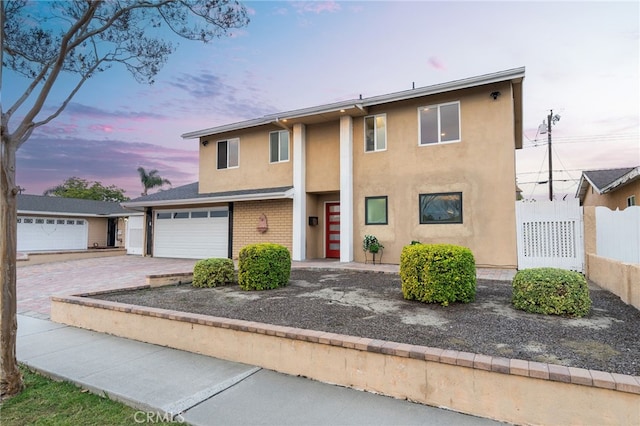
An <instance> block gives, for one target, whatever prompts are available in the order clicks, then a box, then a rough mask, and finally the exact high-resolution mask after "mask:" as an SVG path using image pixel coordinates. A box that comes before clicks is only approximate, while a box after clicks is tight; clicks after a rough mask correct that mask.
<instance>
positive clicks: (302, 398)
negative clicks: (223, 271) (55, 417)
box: [17, 315, 499, 425]
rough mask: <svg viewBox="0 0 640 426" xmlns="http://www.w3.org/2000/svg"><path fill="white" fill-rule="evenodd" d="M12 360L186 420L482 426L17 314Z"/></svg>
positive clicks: (143, 410)
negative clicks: (15, 338) (14, 357)
mask: <svg viewBox="0 0 640 426" xmlns="http://www.w3.org/2000/svg"><path fill="white" fill-rule="evenodd" d="M17 355H18V360H19V361H20V362H21V363H23V364H25V365H27V366H28V367H30V368H32V369H34V370H36V371H39V372H41V373H43V374H45V375H47V376H50V377H53V378H56V379H62V380H66V381H70V382H72V383H75V384H77V385H79V386H81V387H83V388H85V389H89V390H90V391H92V392H95V393H98V394H103V395H106V396H108V397H109V398H111V399H115V400H119V401H121V402H124V403H126V404H128V405H131V406H133V407H135V408H137V409H139V410H140V412H139V413H138V414H137V417H136V418H132V419H131V424H136V423H140V420H143V422H144V421H145V419H146V418H147V415H150V416H151V418H153V419H158V418H159V417H158V416H162V415H164V413H171V414H173V415H176V417H175V418H174V421H175V422H186V423H189V424H193V425H255V424H261V425H356V424H358V425H360V424H361V425H418V424H420V425H453V424H455V425H489V424H499V423H498V422H494V421H491V420H487V419H482V418H478V417H473V416H468V415H464V414H460V413H456V412H452V411H448V410H445V409H438V408H433V407H429V406H425V405H421V404H414V403H411V402H408V401H403V400H397V399H393V398H389V397H385V396H380V395H374V394H371V393H367V392H361V391H357V390H353V389H348V388H343V387H338V386H333V385H329V384H324V383H320V382H315V381H312V380H308V379H304V378H300V377H293V376H288V375H284V374H280V373H276V372H273V371H269V370H264V369H261V368H258V367H253V366H250V365H245V364H239V363H235V362H229V361H223V360H219V359H215V358H211V357H206V356H203V355H198V354H194V353H189V352H184V351H179V350H175V349H170V348H166V347H161V346H156V345H151V344H147V343H141V342H137V341H132V340H127V339H122V338H118V337H114V336H110V335H106V334H101V333H95V332H92V331H88V330H83V329H79V328H74V327H68V326H65V325H62V324H56V323H53V322H51V321H48V320H43V319H38V318H33V317H29V316H25V315H18V339H17Z"/></svg>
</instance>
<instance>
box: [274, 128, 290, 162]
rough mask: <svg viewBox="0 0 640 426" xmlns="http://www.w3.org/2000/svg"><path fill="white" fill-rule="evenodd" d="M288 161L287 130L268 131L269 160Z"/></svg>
mask: <svg viewBox="0 0 640 426" xmlns="http://www.w3.org/2000/svg"><path fill="white" fill-rule="evenodd" d="M281 161H289V132H288V131H286V130H281V131H279V132H271V133H269V162H271V163H279V162H281Z"/></svg>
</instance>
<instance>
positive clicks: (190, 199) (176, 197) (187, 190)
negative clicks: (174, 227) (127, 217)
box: [122, 182, 293, 208]
mask: <svg viewBox="0 0 640 426" xmlns="http://www.w3.org/2000/svg"><path fill="white" fill-rule="evenodd" d="M198 186H199V185H198V182H194V183H189V184H187V185H182V186H177V187H175V188H171V189H168V190H166V191H158V192H156V193H155V194H149V195H145V196H143V197H138V198H135V199H133V200H131V201H125V202H123V203H122V206H123V207H127V208H140V207H152V206H171V205H184V204H210V203H229V202H234V201H249V200H275V199H281V198H292V197H293V187H292V186H282V187H277V188H260V189H249V190H241V191H225V192H210V193H206V194H200V193H199V192H198Z"/></svg>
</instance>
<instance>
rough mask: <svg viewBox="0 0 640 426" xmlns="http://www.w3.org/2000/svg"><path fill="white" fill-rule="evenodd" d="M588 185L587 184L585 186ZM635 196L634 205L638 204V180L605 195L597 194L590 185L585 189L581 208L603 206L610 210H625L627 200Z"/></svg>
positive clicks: (639, 183) (639, 181)
mask: <svg viewBox="0 0 640 426" xmlns="http://www.w3.org/2000/svg"><path fill="white" fill-rule="evenodd" d="M587 185H589V184H587ZM632 195H635V196H636V204H638V203H640V179H636V180H635V181H634V182H631V183H629V184H627V185H624V186H622V187H620V188H618V189H616V190H615V191H612V192H607V193H606V194H598V193H597V192H596V191H595V190H594V189H593V187H592V186H591V185H589V186H588V188H587V193H586V194H585V196H584V201H583V203H582V205H583V206H585V207H586V206H604V207H609V208H610V209H611V210H615V209H620V210H624V209H626V208H627V198H629V197H630V196H632Z"/></svg>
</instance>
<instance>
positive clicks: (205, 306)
mask: <svg viewBox="0 0 640 426" xmlns="http://www.w3.org/2000/svg"><path fill="white" fill-rule="evenodd" d="M400 288H401V285H400V278H399V276H398V275H395V274H380V273H371V272H353V271H334V270H331V271H328V270H304V269H294V270H293V271H292V272H291V281H290V283H289V285H288V286H287V287H283V288H279V289H275V290H268V291H261V292H246V291H242V290H241V289H240V288H239V287H238V286H237V285H236V286H226V287H218V288H213V289H198V288H193V287H191V286H190V285H180V286H170V287H161V288H156V289H148V290H138V291H127V292H117V293H109V294H104V295H101V296H99V297H98V298H100V299H103V300H111V301H117V302H123V303H129V304H134V305H141V306H149V307H157V308H164V309H172V310H177V311H182V312H192V313H198V314H205V315H211V316H218V317H226V318H235V319H242V320H248V321H258V322H263V323H270V324H276V325H286V326H290V327H298V328H305V329H313V330H322V331H330V332H334V333H340V334H347V335H352V336H360V337H370V338H376V339H381V340H388V341H394V342H401V343H409V344H416V345H424V346H431V347H437V348H443V349H453V350H459V351H465V352H473V353H479V354H485V355H490V356H501V357H507V358H517V359H525V360H532V361H539V362H547V363H553V364H561V365H565V366H570V367H581V368H588V369H594V370H601V371H608V372H613V373H621V374H629V375H634V376H640V360H639V359H638V358H639V357H638V354H640V338H639V337H640V311H638V310H636V309H635V308H633V307H631V306H629V305H626V304H624V303H623V302H622V301H621V300H620V299H619V298H618V297H617V296H615V295H613V294H611V293H609V292H607V291H605V290H603V289H601V288H599V287H597V286H595V285H590V288H591V298H592V301H593V306H592V309H591V312H590V313H589V315H587V316H585V317H583V318H564V317H558V316H544V315H535V314H529V313H526V312H523V311H518V310H515V309H513V307H512V306H511V284H510V283H509V282H502V281H488V280H479V281H478V285H477V295H476V301H475V302H473V303H469V304H460V303H456V304H452V305H450V306H447V307H443V306H440V305H432V304H424V303H419V302H414V301H407V300H404V299H403V297H402V292H401V290H400Z"/></svg>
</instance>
